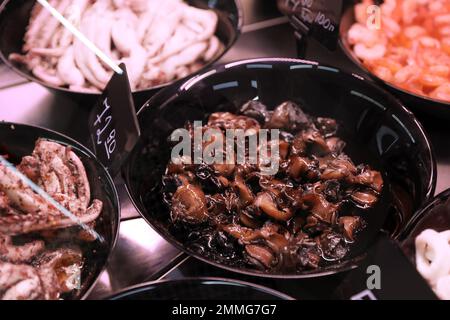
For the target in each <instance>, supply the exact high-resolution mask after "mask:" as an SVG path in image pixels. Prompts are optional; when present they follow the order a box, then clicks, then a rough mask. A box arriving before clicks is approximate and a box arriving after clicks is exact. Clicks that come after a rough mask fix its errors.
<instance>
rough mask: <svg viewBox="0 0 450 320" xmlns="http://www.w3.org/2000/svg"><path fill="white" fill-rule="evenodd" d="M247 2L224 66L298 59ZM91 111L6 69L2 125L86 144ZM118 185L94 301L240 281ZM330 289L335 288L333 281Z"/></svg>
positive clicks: (282, 27)
mask: <svg viewBox="0 0 450 320" xmlns="http://www.w3.org/2000/svg"><path fill="white" fill-rule="evenodd" d="M243 2H244V8H245V10H246V12H245V16H246V19H245V21H246V25H245V27H244V33H243V34H242V36H241V37H240V39H239V40H238V42H237V44H236V45H235V46H234V47H233V48H232V49H231V50H230V51H229V52H228V53H227V54H226V55H225V56H224V57H223V59H222V60H221V61H220V62H229V61H232V60H238V59H244V58H254V57H269V56H284V57H295V56H296V43H295V39H294V36H293V33H292V29H291V28H290V26H289V25H288V24H287V20H286V18H284V17H280V16H279V14H278V13H277V12H276V11H274V2H275V1H257V0H254V1H251V0H244V1H243ZM88 112H89V108H88V107H87V106H82V107H81V106H78V105H77V104H76V103H74V102H73V101H71V100H69V99H67V98H64V97H60V96H54V95H52V94H51V93H50V92H49V91H47V90H46V89H45V88H43V87H41V86H39V85H37V84H34V83H30V82H27V81H26V80H24V79H21V78H20V77H18V76H16V75H14V74H12V73H11V72H10V71H9V70H7V69H6V68H5V67H4V66H2V65H0V120H6V121H13V122H20V123H27V124H33V125H39V126H44V127H48V128H51V129H54V130H56V131H59V132H62V133H64V134H67V135H69V136H71V137H73V138H75V139H77V140H79V141H85V139H86V137H87V134H86V132H83V126H80V124H84V123H86V118H87V115H88ZM426 129H427V132H428V133H429V135H430V137H431V140H432V142H433V144H434V147H435V151H436V154H437V159H438V185H437V192H440V191H443V190H444V189H446V188H447V187H448V186H449V185H450V149H448V148H447V141H449V139H450V130H449V129H448V128H447V127H446V126H445V125H442V124H441V125H436V123H433V122H431V123H430V122H427V123H426ZM116 182H117V187H118V190H119V194H120V198H121V199H120V200H121V204H122V208H121V210H122V223H121V225H120V237H119V241H118V243H117V246H116V248H115V250H114V252H113V254H112V257H111V261H110V264H109V266H108V268H107V270H106V271H105V272H104V273H103V274H102V275H101V277H100V279H99V281H98V283H97V285H96V286H95V288H94V290H93V291H92V293H91V295H90V298H93V299H95V298H101V297H104V296H107V295H109V294H111V293H113V292H116V291H117V290H120V289H121V288H124V287H126V286H130V285H133V284H137V283H141V282H145V281H150V280H155V279H159V278H164V277H165V278H169V279H170V278H179V277H183V276H193V275H199V274H202V275H205V276H212V275H221V276H228V277H238V276H237V275H236V274H229V273H223V272H221V271H220V270H217V269H215V268H211V267H208V266H206V265H205V264H204V263H202V262H198V261H196V260H194V259H192V258H188V257H186V256H185V255H184V254H181V253H180V252H179V251H178V250H177V249H175V248H174V247H173V246H171V245H170V244H169V243H167V242H166V241H165V240H163V239H162V238H161V237H160V236H159V235H158V234H157V233H156V232H155V231H153V229H152V228H151V227H149V226H148V225H147V224H146V223H145V221H143V220H142V219H141V218H139V215H138V213H137V212H136V210H135V209H134V207H133V206H132V204H131V202H130V201H129V198H128V196H127V194H126V192H125V189H124V186H123V184H122V182H121V181H120V179H119V180H117V181H116ZM239 278H241V277H239ZM246 280H250V281H258V282H262V283H263V284H265V285H267V286H271V287H273V288H275V289H279V290H282V291H285V292H287V293H288V294H291V295H293V296H296V297H298V298H314V297H320V296H321V295H320V294H316V292H315V291H316V289H315V287H316V286H317V284H318V283H320V281H322V280H318V282H317V281H316V282H315V285H314V286H313V285H309V283H310V282H309V281H303V282H302V285H301V286H299V285H298V284H293V283H288V282H283V281H281V282H280V281H279V282H274V281H261V280H257V279H246ZM332 282H333V280H331V285H332ZM327 285H330V283H329V281H328V284H327Z"/></svg>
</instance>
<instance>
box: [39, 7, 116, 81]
mask: <svg viewBox="0 0 450 320" xmlns="http://www.w3.org/2000/svg"><path fill="white" fill-rule="evenodd" d="M37 2H39V3H40V4H41V5H42V6H43V7H44V8H45V9H47V10H48V11H49V12H50V13H51V15H52V16H54V17H55V18H56V19H57V20H58V21H59V22H60V23H61V24H62V25H63V26H64V27H66V28H67V29H68V30H69V31H70V32H71V33H72V34H73V35H74V36H75V37H77V38H78V39H79V40H80V41H81V42H83V44H84V45H85V46H86V47H88V48H89V49H90V50H91V51H92V52H94V53H95V55H97V57H99V58H100V59H101V60H102V61H103V62H104V63H106V64H107V65H108V66H109V67H110V68H111V69H113V70H114V71H115V72H116V73H118V74H122V73H123V71H122V69H120V67H119V66H118V65H117V64H116V63H114V61H113V60H112V59H111V58H109V57H108V56H107V55H106V54H105V53H104V52H103V51H101V50H100V49H99V48H97V46H96V45H95V44H93V43H92V42H91V41H90V40H89V39H88V38H86V36H85V35H84V34H83V33H81V32H80V31H79V30H78V29H77V28H75V26H74V25H73V24H72V23H71V22H70V21H69V20H67V19H66V18H64V16H63V15H62V14H61V13H59V12H58V10H56V9H55V8H53V7H52V6H51V5H50V3H48V2H47V0H37Z"/></svg>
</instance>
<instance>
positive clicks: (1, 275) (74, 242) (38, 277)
mask: <svg viewBox="0 0 450 320" xmlns="http://www.w3.org/2000/svg"><path fill="white" fill-rule="evenodd" d="M6 157H7V155H6ZM16 169H17V170H18V171H19V172H20V173H21V174H22V175H24V176H25V177H26V178H28V179H29V180H31V181H32V182H33V183H34V184H36V185H37V186H39V187H40V188H41V189H42V190H43V191H45V192H46V193H47V195H49V196H50V197H52V198H53V199H54V200H55V201H57V202H58V203H59V204H60V205H61V206H63V207H64V208H65V209H67V210H68V211H70V213H71V214H72V215H73V216H74V217H75V218H73V217H68V216H66V215H65V214H63V213H62V212H61V211H60V210H59V209H58V208H56V207H55V206H54V205H53V204H51V203H49V202H48V201H47V200H46V199H45V198H44V197H43V196H42V195H41V194H39V193H37V192H35V191H34V190H33V189H32V188H31V187H29V186H28V185H27V184H25V183H24V181H23V179H22V177H20V176H19V175H18V174H16V172H14V171H13V170H12V169H11V168H10V167H7V166H5V165H3V164H0V298H1V299H59V298H61V297H62V295H63V294H65V293H69V292H71V291H73V290H77V289H79V287H80V283H81V271H82V267H83V264H84V257H83V253H82V249H81V246H82V245H83V244H84V243H90V242H93V241H94V240H96V238H95V237H94V235H93V234H91V233H89V232H87V230H85V229H83V228H80V225H79V223H80V222H81V223H83V224H85V225H87V226H89V228H92V229H93V228H94V227H95V223H96V220H97V219H98V218H99V216H100V215H101V212H102V207H103V203H102V201H100V200H97V199H91V191H90V185H89V181H88V177H87V174H86V170H85V168H84V166H83V164H82V162H81V160H80V158H79V157H78V156H77V155H76V154H75V153H74V152H73V151H72V150H71V148H70V147H65V146H63V145H61V144H58V143H56V142H52V141H48V140H44V139H39V140H38V141H36V145H35V148H34V150H33V153H32V154H31V155H30V156H25V157H23V158H22V160H21V162H20V164H18V165H17V167H16Z"/></svg>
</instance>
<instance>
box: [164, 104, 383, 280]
mask: <svg viewBox="0 0 450 320" xmlns="http://www.w3.org/2000/svg"><path fill="white" fill-rule="evenodd" d="M211 128H215V129H219V130H221V132H222V133H223V135H225V134H226V133H225V131H226V130H227V129H242V130H245V132H246V133H247V134H248V135H252V134H255V135H256V134H258V132H259V131H261V130H263V129H278V130H279V138H278V139H277V140H275V139H273V138H272V137H271V138H270V139H271V140H270V141H269V143H268V144H273V143H277V144H278V145H279V148H278V149H279V152H278V153H276V154H273V156H274V157H277V159H276V160H277V161H278V162H279V168H278V171H277V172H275V173H274V174H262V170H261V169H262V168H261V166H262V165H263V164H262V163H259V162H257V163H256V164H254V163H251V162H249V161H247V160H246V162H244V163H239V162H236V161H235V162H234V163H226V164H217V163H212V164H206V163H198V164H195V163H194V164H192V163H184V162H179V161H174V159H172V160H171V161H170V162H169V163H168V164H167V168H166V172H165V175H164V176H163V178H162V186H163V187H162V193H163V198H164V201H165V203H166V205H167V207H168V209H169V212H170V215H169V216H168V217H167V218H168V219H170V220H171V227H170V228H169V230H170V232H171V233H172V234H173V235H174V236H175V237H176V238H177V239H178V240H179V241H181V242H183V243H184V245H185V246H186V247H187V248H189V249H190V250H192V251H194V252H197V253H199V254H200V255H202V256H204V257H208V258H211V259H214V260H215V261H218V262H220V263H223V264H226V265H229V266H233V267H242V268H250V269H258V270H261V271H263V272H267V273H295V272H301V271H305V270H314V269H317V268H320V267H322V266H324V265H326V264H328V263H330V262H331V263H333V262H334V261H340V260H342V259H344V258H345V257H346V255H347V253H348V251H349V248H350V246H351V245H352V243H353V242H355V241H358V232H359V231H360V230H361V229H363V228H364V227H365V222H364V219H363V218H362V217H361V215H357V214H356V212H357V211H360V210H363V211H364V210H366V209H368V208H371V207H373V206H374V205H375V204H376V203H377V201H378V198H379V196H380V193H381V192H382V189H383V178H382V175H381V174H380V172H378V171H376V170H373V169H372V168H370V167H369V166H368V165H365V164H359V165H356V164H354V163H353V161H352V159H350V157H349V156H347V155H346V154H345V153H344V149H345V145H346V144H345V141H343V140H341V139H340V138H339V137H338V135H337V133H338V123H337V121H336V120H334V119H331V118H323V117H313V116H310V115H308V114H306V113H305V112H304V111H303V110H302V108H300V107H299V106H298V105H297V104H296V103H294V102H291V101H287V102H284V103H282V104H281V105H279V106H277V107H276V108H275V110H274V111H269V110H268V108H267V107H266V106H265V105H264V104H263V103H261V102H259V101H253V100H252V101H249V102H248V103H246V104H244V105H243V106H242V107H241V108H240V111H239V114H233V113H230V112H217V113H213V114H211V115H209V119H208V123H207V124H206V125H204V126H203V127H201V131H203V132H205V131H207V130H208V129H211ZM186 129H187V130H188V131H189V132H191V133H192V134H193V131H194V130H193V129H192V123H187V124H186ZM258 143H259V142H258ZM261 147H262V146H261V144H260V145H258V148H261ZM193 148H195V146H193ZM235 149H237V146H236V145H235V146H234V148H233V150H235ZM245 152H246V158H245V159H249V157H248V155H249V148H248V147H246V148H245Z"/></svg>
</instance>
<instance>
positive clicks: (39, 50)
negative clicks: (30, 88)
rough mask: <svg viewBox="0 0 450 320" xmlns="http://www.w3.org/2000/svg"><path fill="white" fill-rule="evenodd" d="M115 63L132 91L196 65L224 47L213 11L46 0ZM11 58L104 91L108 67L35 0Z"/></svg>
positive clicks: (175, 1)
mask: <svg viewBox="0 0 450 320" xmlns="http://www.w3.org/2000/svg"><path fill="white" fill-rule="evenodd" d="M49 3H50V4H51V5H52V6H53V7H54V8H56V9H57V10H58V11H59V12H60V13H61V14H62V15H63V16H65V17H66V18H67V19H68V20H69V21H70V22H71V23H72V24H73V25H74V26H75V27H77V28H78V29H79V30H80V31H81V32H82V33H83V34H84V35H85V36H86V37H87V38H88V39H89V40H91V41H92V42H93V43H94V44H95V45H96V46H97V47H98V48H99V49H100V50H101V51H102V52H103V53H104V54H105V55H106V56H108V57H110V58H111V59H112V60H113V61H114V62H116V63H118V64H119V63H121V62H124V63H125V64H126V66H127V69H128V72H129V78H130V82H131V87H132V89H133V90H140V89H148V88H151V87H154V86H157V85H160V84H164V83H167V82H170V81H173V80H175V79H179V78H182V77H185V76H187V75H188V74H191V73H194V72H196V71H197V70H199V69H200V68H201V67H202V66H203V65H204V64H206V63H208V62H209V61H211V60H213V59H214V58H215V57H216V56H218V55H219V54H220V53H221V52H223V50H224V45H223V44H222V43H221V42H220V40H219V39H218V38H217V37H216V35H215V32H216V28H217V24H218V16H217V14H216V13H215V12H214V11H213V10H203V9H199V8H196V7H192V6H189V5H188V4H187V3H185V2H183V1H180V0H166V1H156V0H151V1H144V0H75V1H70V0H50V1H49ZM9 59H10V60H12V61H14V62H18V63H20V64H23V65H25V66H26V68H28V69H29V70H30V71H31V72H32V73H33V75H34V76H35V77H37V78H38V79H40V80H42V81H44V82H46V83H48V84H50V85H53V86H59V87H65V88H69V89H70V90H74V91H79V92H99V91H101V90H103V89H104V87H105V86H106V84H107V82H108V81H109V79H110V77H111V75H112V73H113V71H112V70H111V69H110V68H109V67H108V66H107V65H105V64H104V63H103V61H101V60H100V59H99V58H98V57H97V56H96V55H95V53H94V52H92V51H91V50H90V49H89V48H88V47H86V46H85V44H83V43H82V42H81V41H80V40H79V39H78V38H75V37H74V36H73V35H72V33H70V31H68V29H66V28H65V27H64V26H63V25H61V24H59V22H58V21H57V20H56V19H54V18H53V17H51V16H50V13H49V12H48V11H47V10H45V9H44V8H42V7H41V6H40V5H39V4H35V6H34V7H33V9H32V12H31V18H30V21H29V25H28V28H27V31H26V33H25V37H24V45H23V48H22V53H12V54H10V56H9Z"/></svg>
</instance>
